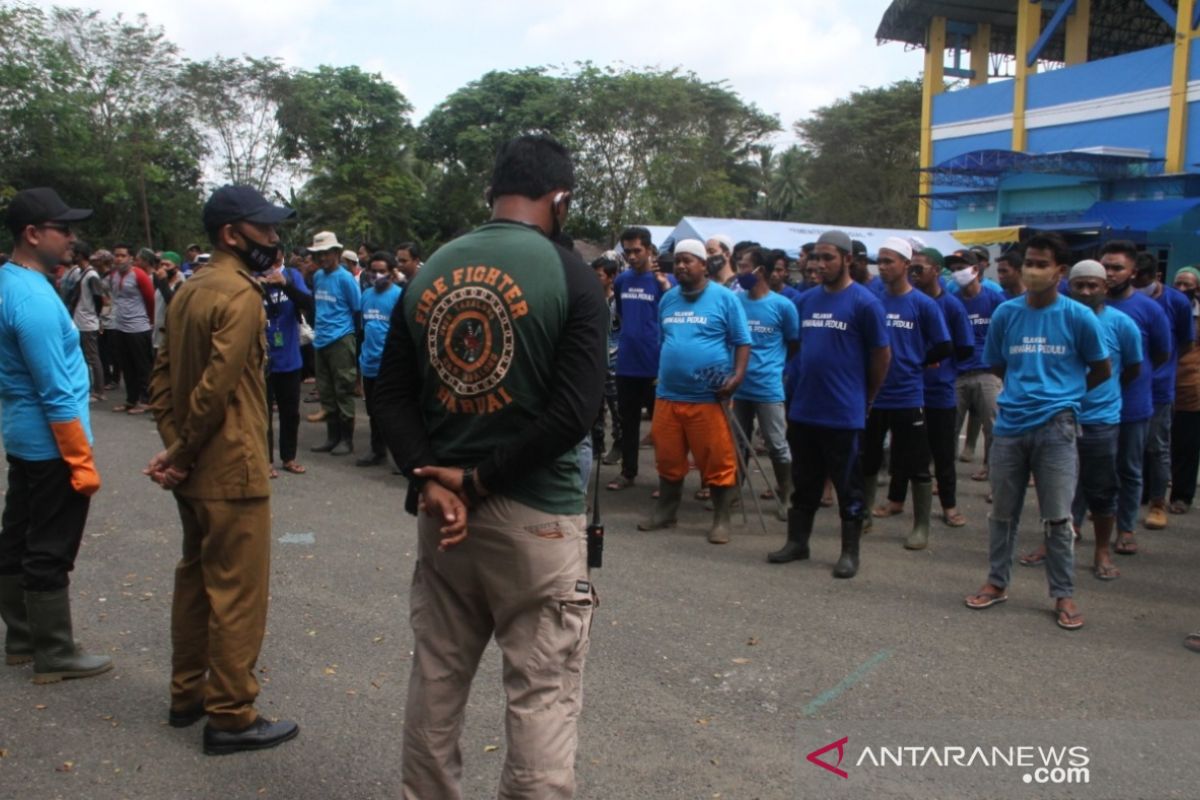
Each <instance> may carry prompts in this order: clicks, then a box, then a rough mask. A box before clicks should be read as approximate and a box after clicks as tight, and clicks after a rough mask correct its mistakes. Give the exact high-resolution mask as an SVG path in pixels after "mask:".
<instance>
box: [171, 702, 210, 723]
mask: <svg viewBox="0 0 1200 800" xmlns="http://www.w3.org/2000/svg"><path fill="white" fill-rule="evenodd" d="M206 716H208V712H207V711H205V710H204V706H202V705H198V706H192V707H191V708H189V709H186V710H184V711H176V710H175V709H173V708H172V709H171V710H170V711H168V712H167V724H168V725H170V726H171V727H172V728H187V727H189V726H191V725H195V724H196V723H197V722H199V721H200V720H202V719H204V718H205V717H206Z"/></svg>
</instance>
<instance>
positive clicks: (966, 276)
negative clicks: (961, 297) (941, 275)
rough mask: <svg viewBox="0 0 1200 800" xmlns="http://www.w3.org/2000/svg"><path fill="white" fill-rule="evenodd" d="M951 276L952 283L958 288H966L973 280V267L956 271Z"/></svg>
mask: <svg viewBox="0 0 1200 800" xmlns="http://www.w3.org/2000/svg"><path fill="white" fill-rule="evenodd" d="M952 274H953V275H954V282H955V283H957V284H958V285H959V286H966V285H967V284H969V283H970V282H971V281H973V280H975V268H974V267H964V268H963V269H960V270H956V271H955V272H954V273H952Z"/></svg>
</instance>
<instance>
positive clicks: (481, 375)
mask: <svg viewBox="0 0 1200 800" xmlns="http://www.w3.org/2000/svg"><path fill="white" fill-rule="evenodd" d="M527 313H529V306H528V304H527V303H526V302H525V300H524V296H523V294H522V292H521V287H520V286H518V285H517V284H516V282H515V281H513V280H512V278H511V277H509V276H508V275H507V274H505V273H504V272H502V271H501V270H499V269H496V268H494V267H464V268H462V269H456V270H452V271H451V272H450V274H449V276H446V277H441V278H437V279H436V280H435V281H434V282H433V284H432V285H431V286H430V288H428V289H426V290H425V291H423V292H422V293H421V299H420V301H419V302H418V304H417V314H416V321H417V323H418V324H423V325H425V326H426V332H425V343H426V350H427V353H428V355H429V363H430V366H432V367H433V369H434V371H435V372H436V373H437V376H438V378H439V381H440V383H441V386H439V387H438V392H437V394H438V400H439V401H440V402H441V403H442V405H443V406H445V408H446V410H447V411H449V412H451V413H456V414H491V413H493V412H495V411H499V410H500V409H502V408H504V407H505V406H507V405H508V404H510V403H511V402H512V401H513V399H512V396H511V395H510V394H509V393H508V391H507V389H506V388H505V387H504V385H503V383H504V379H505V377H506V376H507V375H508V371H509V369H511V368H512V365H513V359H514V356H515V354H516V333H515V328H514V322H515V321H516V320H517V319H520V318H521V317H523V316H525V315H526V314H527Z"/></svg>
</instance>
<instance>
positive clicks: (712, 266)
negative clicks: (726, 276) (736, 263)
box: [704, 256, 725, 277]
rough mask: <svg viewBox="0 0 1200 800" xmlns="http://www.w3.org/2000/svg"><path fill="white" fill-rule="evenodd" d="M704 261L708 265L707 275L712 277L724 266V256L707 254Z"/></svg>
mask: <svg viewBox="0 0 1200 800" xmlns="http://www.w3.org/2000/svg"><path fill="white" fill-rule="evenodd" d="M704 263H705V264H707V265H708V274H709V277H713V276H715V275H717V274H718V273H719V272H720V271H721V270H722V269H724V268H725V256H709V257H708V258H707V259H705V262H704Z"/></svg>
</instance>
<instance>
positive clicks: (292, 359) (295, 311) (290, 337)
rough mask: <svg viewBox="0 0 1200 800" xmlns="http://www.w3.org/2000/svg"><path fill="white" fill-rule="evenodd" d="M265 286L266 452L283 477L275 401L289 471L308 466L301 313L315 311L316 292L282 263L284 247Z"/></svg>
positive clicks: (265, 276) (262, 281)
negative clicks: (300, 457)
mask: <svg viewBox="0 0 1200 800" xmlns="http://www.w3.org/2000/svg"><path fill="white" fill-rule="evenodd" d="M258 281H259V283H260V284H262V287H263V294H264V297H263V308H264V310H265V311H266V314H267V423H268V424H267V457H268V458H269V459H271V462H272V467H271V472H270V475H271V477H272V478H277V477H279V473H278V472H277V471H276V470H275V467H274V466H273V464H274V461H275V427H274V425H272V424H271V419H272V412H271V407H272V406H273V405H274V406H278V408H279V460H280V462H281V464H282V465H283V469H284V471H285V472H290V473H292V474H295V475H302V474H304V472H306V470H305V469H304V467H303V466H302V465H301V464H300V462H298V461H297V460H296V439H297V436H298V434H299V432H300V384H301V374H302V372H303V368H304V359H303V358H302V357H301V355H300V317H301V315H304V316H305V317H306V318H307V319H312V317H313V298H312V292H310V291H309V290H308V286H307V285H306V284H305V283H304V275H303V274H302V273H301V272H300V270H298V269H296V268H295V267H285V266H283V252H282V251H280V253H279V256H278V261H277V262H276V264H275V267H274V269H271V270H269V271H267V272H265V273H263V274H262V276H261V277H259V278H258Z"/></svg>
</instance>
